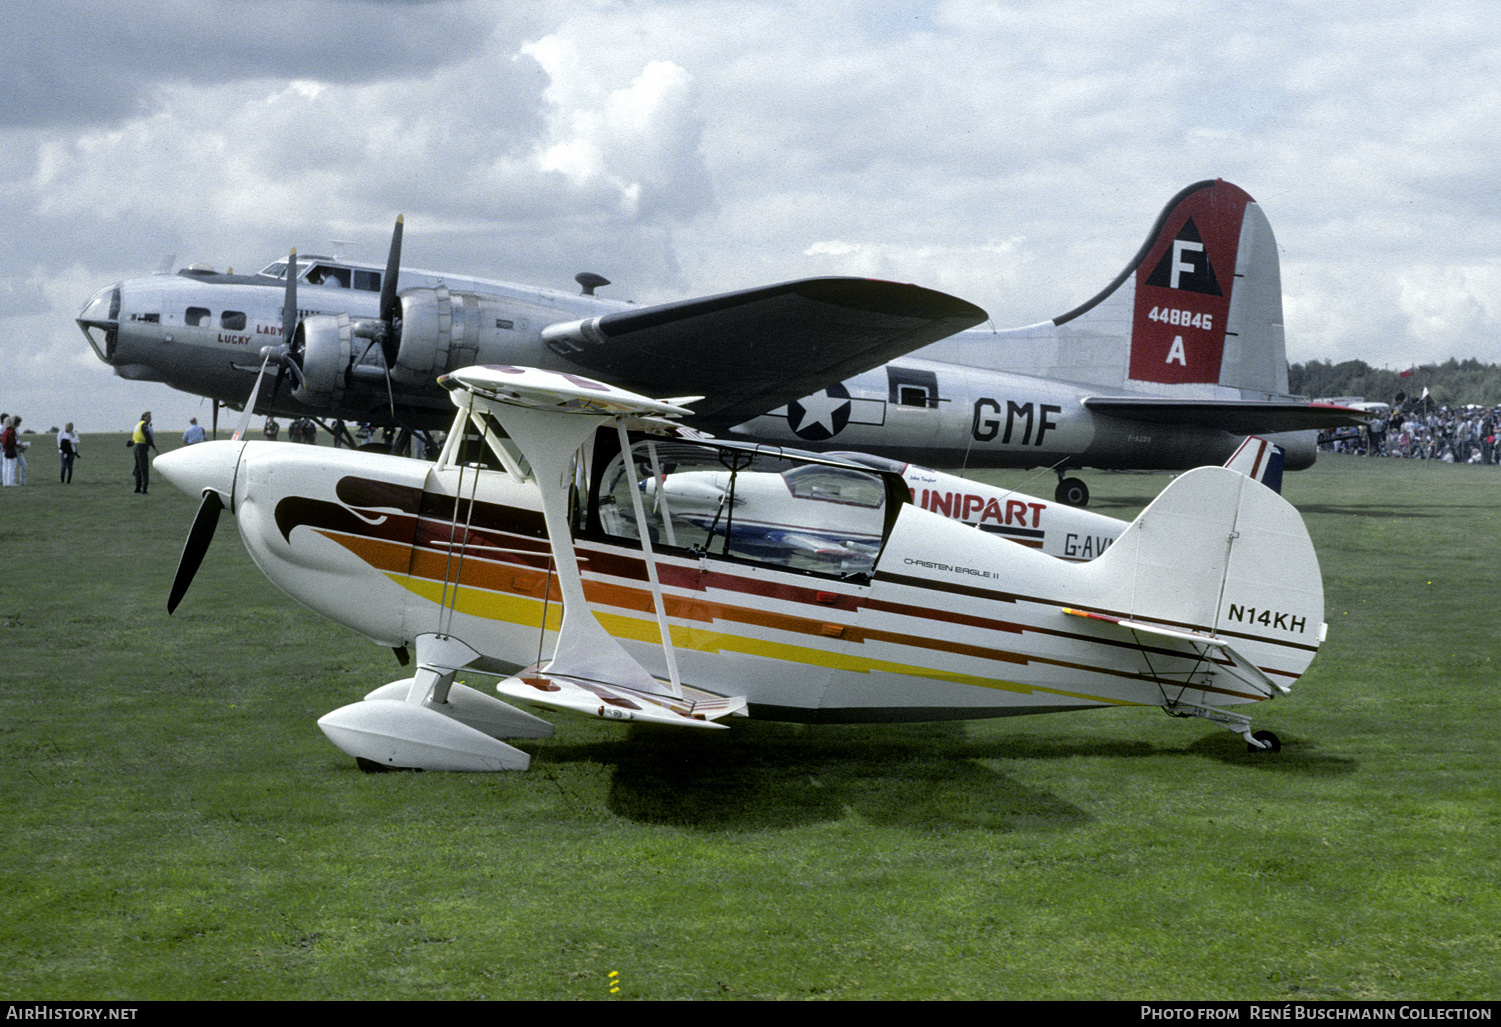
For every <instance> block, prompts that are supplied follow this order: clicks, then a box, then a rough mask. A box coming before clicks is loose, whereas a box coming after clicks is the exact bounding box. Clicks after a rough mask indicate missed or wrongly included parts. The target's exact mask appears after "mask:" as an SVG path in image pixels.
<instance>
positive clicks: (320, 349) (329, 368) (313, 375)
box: [292, 314, 355, 407]
mask: <svg viewBox="0 0 1501 1027" xmlns="http://www.w3.org/2000/svg"><path fill="white" fill-rule="evenodd" d="M292 352H293V353H294V354H297V356H298V357H299V358H300V359H299V363H300V364H301V365H302V381H301V382H300V383H299V384H298V385H297V387H296V388H295V389H293V390H292V397H293V398H294V399H296V400H297V401H298V402H299V403H305V404H307V405H309V406H327V407H337V406H339V405H340V404H341V403H342V402H343V400H344V390H345V389H346V388H348V387H349V369H350V367H351V366H352V365H353V364H354V358H355V350H354V324H353V322H352V321H351V320H350V318H349V315H348V314H314V315H312V316H311V317H306V318H303V320H302V323H301V324H299V325H298V326H297V331H296V333H295V334H294V335H293V337H292Z"/></svg>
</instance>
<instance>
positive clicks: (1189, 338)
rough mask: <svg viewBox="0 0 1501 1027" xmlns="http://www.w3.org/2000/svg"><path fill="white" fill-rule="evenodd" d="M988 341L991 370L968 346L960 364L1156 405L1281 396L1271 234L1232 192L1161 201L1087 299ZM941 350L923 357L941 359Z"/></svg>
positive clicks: (1195, 188) (1216, 190)
mask: <svg viewBox="0 0 1501 1027" xmlns="http://www.w3.org/2000/svg"><path fill="white" fill-rule="evenodd" d="M964 337H965V341H971V340H973V341H979V340H980V339H981V337H982V336H981V334H980V332H978V331H976V332H967V333H964ZM993 341H994V342H995V343H999V344H1000V345H999V346H996V347H994V348H995V356H994V358H993V360H992V359H975V358H976V357H978V356H979V354H977V353H974V352H973V350H975V349H979V348H980V347H978V346H969V347H966V351H965V353H964V357H963V360H964V362H968V363H977V364H982V365H985V366H995V367H997V368H999V369H1004V370H1011V371H1019V372H1024V373H1027V374H1036V375H1040V376H1043V377H1047V378H1058V379H1062V380H1064V381H1071V382H1079V383H1081V384H1087V385H1099V386H1104V387H1107V388H1114V389H1127V390H1133V391H1147V392H1151V393H1154V394H1158V395H1181V396H1184V397H1199V398H1210V397H1220V398H1239V399H1271V398H1274V397H1280V396H1285V395H1286V394H1287V388H1288V386H1287V345H1286V341H1285V339H1284V335H1283V327H1282V274H1281V269H1280V264H1279V261H1278V257H1277V241H1276V239H1275V237H1274V236H1273V235H1272V228H1271V225H1270V224H1269V223H1268V222H1267V219H1266V215H1265V214H1264V213H1262V210H1261V206H1260V205H1259V204H1258V203H1256V201H1255V200H1253V199H1252V198H1251V197H1250V196H1249V195H1248V194H1247V193H1246V192H1245V191H1244V190H1242V189H1240V188H1239V187H1237V186H1234V185H1231V184H1230V183H1229V182H1226V181H1224V180H1222V179H1212V180H1207V181H1203V182H1196V183H1194V184H1193V185H1191V186H1188V187H1187V188H1186V189H1184V190H1182V191H1181V192H1179V193H1178V195H1176V196H1174V197H1173V198H1172V199H1171V200H1169V201H1168V204H1167V206H1166V207H1165V208H1164V209H1163V211H1162V213H1161V214H1159V215H1158V217H1157V221H1156V223H1155V224H1154V225H1153V226H1152V230H1151V232H1150V233H1148V235H1147V239H1146V242H1144V243H1143V244H1142V246H1141V248H1140V249H1139V250H1138V251H1137V252H1136V255H1135V256H1134V257H1132V258H1131V261H1130V262H1129V263H1128V264H1127V265H1126V267H1125V269H1124V270H1122V271H1121V273H1120V274H1119V275H1117V276H1116V278H1115V280H1114V281H1113V282H1111V283H1110V284H1109V285H1107V286H1106V287H1105V288H1104V289H1102V290H1101V291H1100V292H1099V293H1097V294H1096V295H1095V296H1094V297H1092V298H1091V299H1089V300H1088V301H1086V302H1085V303H1083V304H1080V305H1079V306H1078V307H1075V308H1074V309H1073V310H1070V311H1069V312H1068V313H1066V314H1062V315H1059V316H1058V317H1055V318H1053V319H1052V320H1051V321H1045V322H1043V323H1041V324H1037V325H1032V326H1029V327H1026V328H1016V329H1012V330H1009V331H1002V332H997V333H994V336H993ZM945 345H946V344H945V343H942V342H940V343H938V344H937V345H935V346H933V347H930V350H929V352H928V353H925V355H932V356H934V357H935V358H937V359H950V357H949V356H948V355H947V354H948V352H949V351H947V350H944V347H945ZM955 353H956V354H957V351H955ZM1225 389H1234V390H1238V395H1235V396H1233V397H1230V396H1227V395H1226V393H1225V392H1224V391H1223V390H1225Z"/></svg>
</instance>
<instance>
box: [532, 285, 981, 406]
mask: <svg viewBox="0 0 1501 1027" xmlns="http://www.w3.org/2000/svg"><path fill="white" fill-rule="evenodd" d="M985 318H986V314H985V311H984V310H982V309H980V308H979V307H977V306H975V305H974V304H972V303H966V302H965V301H964V300H961V299H957V298H955V297H953V296H949V295H946V294H944V293H941V292H934V291H933V290H931V289H924V288H921V287H919V286H916V285H902V284H899V283H896V282H882V281H875V280H872V279H865V278H808V279H802V280H800V281H795V282H784V283H781V284H779V285H768V286H763V287H761V288H757V289H747V290H744V291H741V292H731V293H724V294H722V295H718V296H707V297H703V298H701V299H694V300H685V301H682V302H678V303H665V304H660V305H658V306H652V307H643V308H640V309H638V310H622V311H616V312H614V313H610V314H602V315H600V316H598V317H591V318H585V319H583V320H580V321H569V322H564V323H561V324H555V325H550V326H548V327H547V328H545V329H543V331H542V338H543V339H544V340H545V341H546V343H547V345H548V346H549V347H550V348H551V349H552V350H553V352H555V353H557V354H559V355H561V356H563V357H565V358H566V359H568V360H569V361H571V362H572V363H574V364H576V365H578V367H579V369H580V370H581V371H584V372H586V373H589V374H593V375H598V376H602V377H606V378H609V379H611V380H612V381H618V382H621V383H622V384H624V385H626V386H628V387H629V388H631V389H639V390H642V391H644V392H648V393H652V394H655V395H659V396H661V395H669V396H677V395H689V394H692V395H696V396H703V397H704V399H703V400H701V401H700V402H697V403H695V404H694V418H693V423H694V424H695V425H697V426H699V427H703V428H707V429H708V430H710V431H713V430H723V429H725V428H728V427H730V426H732V425H735V424H739V423H741V422H742V421H746V420H749V419H750V418H752V417H755V416H756V415H758V414H763V413H765V412H766V411H767V410H772V409H775V408H776V407H779V406H783V405H785V404H786V403H789V402H791V401H793V400H795V399H798V398H799V397H802V396H806V395H809V394H811V393H813V392H817V391H818V390H819V389H822V388H824V387H825V386H827V385H829V384H831V383H833V382H838V381H843V380H845V379H848V378H851V377H853V376H855V375H857V374H860V373H862V372H864V371H868V370H870V369H871V368H874V367H879V366H880V365H882V364H884V363H886V362H887V361H889V360H891V359H893V358H894V357H899V356H901V355H903V354H904V353H909V352H911V351H912V350H914V349H918V348H919V347H922V346H926V345H928V344H929V343H931V342H936V341H937V340H939V339H942V338H946V337H947V336H949V335H952V334H954V333H955V332H959V331H962V330H964V329H966V328H972V327H974V326H975V325H977V324H980V323H981V322H982V321H984V320H985Z"/></svg>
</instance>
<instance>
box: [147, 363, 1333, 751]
mask: <svg viewBox="0 0 1501 1027" xmlns="http://www.w3.org/2000/svg"><path fill="white" fill-rule="evenodd" d="M441 380H442V383H443V384H444V385H445V386H446V387H447V388H448V389H449V394H450V396H451V398H452V400H453V402H454V404H455V405H456V406H457V408H458V411H457V415H456V417H455V419H454V421H453V425H452V429H451V430H450V432H449V434H448V437H447V440H446V443H445V445H444V448H443V451H442V453H441V454H440V456H439V458H438V459H437V460H436V461H435V462H432V463H423V462H418V461H414V460H407V459H402V458H398V457H391V456H384V455H381V454H373V453H361V452H352V451H344V450H330V449H325V448H312V447H306V446H290V445H278V444H275V443H266V442H240V441H235V442H215V443H205V444H202V445H198V446H191V447H186V448H184V449H180V450H177V451H175V452H172V453H168V454H166V455H164V456H162V457H160V458H158V460H157V462H156V463H157V467H158V469H159V470H160V471H161V472H162V473H163V474H165V475H166V476H167V478H168V479H169V480H171V481H172V482H173V483H174V484H175V485H177V486H178V487H179V488H182V489H183V490H184V491H187V492H189V493H190V494H194V495H201V496H202V503H201V505H200V507H199V513H198V516H197V517H196V518H195V520H194V523H193V527H192V530H191V531H190V533H189V536H188V541H187V543H186V545H185V546H184V550H183V557H182V562H181V564H180V566H179V568H178V574H177V579H176V580H175V581H174V583H173V587H172V593H171V596H170V598H169V601H168V608H169V610H170V609H173V608H175V607H176V605H177V604H178V602H180V600H181V598H182V596H183V593H184V592H185V591H186V589H187V587H188V585H189V583H190V582H191V580H192V577H193V575H194V573H195V572H196V570H197V567H198V565H199V563H200V562H201V560H202V558H203V555H204V552H205V551H206V549H207V546H208V544H209V541H210V540H211V539H212V537H213V532H214V528H215V525H216V523H217V519H218V515H219V512H220V511H221V510H222V509H223V508H225V507H228V508H229V509H230V510H231V511H232V512H233V513H234V514H235V517H236V521H237V524H238V526H239V531H240V535H241V537H242V539H243V540H244V543H245V545H246V547H247V549H248V550H249V552H250V554H251V556H252V558H253V559H254V560H255V562H256V564H257V565H258V566H259V567H260V568H261V570H262V571H264V572H265V574H266V575H267V576H268V577H269V578H270V579H271V580H272V581H273V582H274V583H275V584H277V585H278V586H279V587H280V588H281V589H283V590H284V591H285V592H287V593H288V594H289V595H291V596H292V597H293V598H294V599H296V600H298V601H299V602H301V603H303V604H304V605H306V606H308V607H310V608H311V609H313V610H315V611H317V612H319V613H321V614H323V615H324V616H327V617H329V618H330V619H332V620H334V621H337V622H338V623H340V624H343V625H345V626H347V627H349V628H351V629H353V630H354V631H357V632H359V633H360V634H363V635H365V636H366V637H368V638H370V639H372V640H373V641H375V642H378V643H379V644H381V645H385V646H390V647H391V648H393V649H394V650H396V652H397V654H398V656H399V657H402V659H403V662H406V661H407V657H408V653H409V651H410V649H415V655H416V668H415V673H414V674H413V675H412V676H410V677H407V678H404V679H402V680H399V681H393V682H391V683H390V684H387V685H385V686H383V687H381V688H378V689H376V690H375V691H373V692H371V693H370V694H369V695H367V696H366V697H365V699H364V700H363V701H361V702H356V703H352V704H350V705H348V706H344V707H342V708H340V709H338V710H335V711H333V712H332V713H329V714H328V715H326V716H324V717H323V718H322V719H321V720H320V721H319V725H320V726H321V727H322V728H323V730H324V732H325V733H326V734H327V735H328V737H329V738H330V739H331V740H332V741H333V742H334V744H335V745H337V746H338V747H339V748H340V749H342V750H343V751H344V752H346V753H348V754H349V755H351V756H353V757H355V759H356V760H357V761H358V762H359V764H360V766H361V767H363V768H365V769H381V768H423V769H432V770H504V769H525V768H526V767H527V765H528V763H529V760H530V757H529V756H528V755H527V754H526V753H525V752H523V751H520V750H518V749H516V748H515V747H513V746H511V745H509V744H507V743H506V742H505V741H502V739H515V738H536V737H548V736H550V735H551V734H552V730H553V728H552V725H551V724H550V723H548V722H547V721H545V720H542V719H540V718H539V717H537V716H535V715H533V714H532V713H530V712H527V711H526V709H523V707H526V708H529V709H534V710H540V711H546V710H572V711H575V712H578V713H583V714H587V715H591V716H595V717H601V718H605V719H613V720H622V721H646V722H655V723H660V724H669V725H676V726H680V727H689V728H700V729H715V728H719V729H722V728H724V727H725V726H726V725H725V721H726V719H727V718H730V717H734V716H751V717H760V718H767V719H775V720H791V721H805V722H853V721H922V720H960V719H974V718H983V717H997V716H1010V715H1018V714H1028V713H1046V712H1053V711H1060V710H1080V709H1090V708H1098V707H1107V706H1142V705H1147V706H1159V707H1162V708H1163V709H1165V710H1166V711H1167V712H1168V713H1170V714H1173V715H1175V716H1189V717H1200V718H1204V719H1207V720H1209V721H1211V722H1214V723H1217V724H1220V725H1222V726H1224V727H1226V728H1228V729H1230V730H1232V731H1235V732H1237V733H1240V734H1242V735H1243V736H1244V737H1245V738H1246V741H1247V743H1248V746H1249V747H1250V748H1251V749H1253V750H1257V751H1267V750H1272V751H1275V750H1276V749H1278V748H1280V743H1279V742H1278V740H1277V739H1276V736H1275V735H1272V734H1271V733H1270V732H1266V731H1261V732H1256V733H1254V734H1253V733H1252V731H1251V727H1250V718H1249V716H1247V715H1245V714H1244V713H1242V712H1239V710H1238V709H1237V708H1238V707H1241V706H1244V705H1247V704H1250V703H1255V702H1260V701H1262V700H1265V699H1270V698H1273V697H1275V696H1278V695H1280V694H1283V693H1286V692H1287V691H1288V690H1289V689H1290V687H1291V686H1292V684H1293V683H1294V682H1295V681H1297V679H1298V678H1299V676H1301V675H1302V674H1303V672H1304V670H1305V669H1306V668H1307V667H1308V665H1309V663H1310V662H1311V661H1312V659H1313V657H1314V654H1315V652H1316V651H1317V649H1318V646H1319V644H1320V643H1321V641H1322V640H1323V634H1324V623H1323V585H1322V581H1321V579H1320V575H1319V567H1318V560H1317V557H1316V556H1315V554H1314V550H1313V546H1312V544H1311V542H1310V541H1309V538H1308V533H1307V530H1306V529H1305V527H1304V525H1303V522H1302V519H1301V518H1300V517H1299V515H1298V513H1297V511H1296V510H1294V509H1293V508H1292V507H1291V506H1290V505H1289V504H1288V503H1286V502H1285V501H1284V500H1283V499H1282V498H1281V497H1280V496H1278V495H1277V494H1276V493H1275V492H1273V491H1271V490H1270V489H1268V488H1266V487H1265V486H1263V485H1261V484H1259V483H1258V482H1257V481H1255V480H1254V479H1253V478H1251V477H1247V476H1246V475H1244V474H1242V473H1239V472H1237V471H1235V470H1231V469H1228V468H1220V467H1210V468H1200V469H1198V470H1194V471H1190V472H1188V473H1186V474H1184V475H1182V476H1180V477H1179V478H1177V479H1176V480H1175V481H1173V482H1172V483H1171V484H1170V485H1169V486H1168V487H1167V488H1166V489H1165V490H1164V491H1163V492H1162V493H1161V495H1159V496H1158V497H1157V499H1156V500H1155V501H1154V502H1153V503H1152V504H1151V505H1150V506H1149V507H1148V508H1147V509H1146V510H1145V511H1144V512H1143V513H1142V514H1141V516H1140V517H1138V518H1137V519H1136V520H1135V521H1133V522H1131V523H1130V524H1129V525H1125V524H1123V523H1122V522H1119V521H1112V522H1111V524H1113V525H1116V526H1117V527H1116V528H1114V529H1113V534H1114V536H1115V537H1114V541H1113V543H1111V544H1109V545H1108V547H1105V548H1104V551H1103V553H1102V554H1101V555H1097V556H1095V558H1093V559H1090V560H1087V561H1083V560H1078V559H1073V560H1070V559H1066V558H1060V555H1061V554H1060V555H1052V554H1051V553H1050V552H1049V551H1047V550H1048V546H1046V545H1044V544H1043V543H1042V542H1041V541H1040V540H1038V539H1031V540H1028V539H1016V540H1013V539H1012V538H1008V537H1006V536H1004V535H1001V536H999V537H998V536H997V535H995V534H987V533H984V532H980V531H976V530H975V527H973V526H971V525H969V524H966V523H964V522H963V521H961V520H955V519H953V518H951V517H947V516H945V515H944V514H943V513H940V512H935V511H932V510H925V509H923V508H922V507H921V506H919V505H917V504H915V503H914V502H913V501H912V500H913V496H914V488H913V486H911V485H909V484H908V483H907V482H906V481H904V480H903V478H902V476H901V475H900V474H899V473H896V472H895V471H893V470H891V469H889V468H885V467H882V466H879V464H877V465H862V464H860V463H856V462H853V461H842V460H835V459H829V458H823V457H810V456H808V455H806V454H796V453H791V452H787V451H783V450H781V449H778V448H775V447H766V446H752V445H747V444H744V443H730V442H725V441H722V440H717V439H712V438H708V437H704V436H700V435H697V434H696V433H694V432H692V431H688V430H685V429H682V428H681V427H679V426H678V425H676V424H675V423H674V421H673V419H674V418H676V417H678V416H681V415H682V414H684V413H685V412H686V410H685V408H684V407H683V406H680V405H677V404H676V403H674V402H671V401H659V400H652V399H647V398H644V397H642V396H638V395H635V394H633V393H630V392H627V391H625V390H622V389H620V388H616V387H612V386H608V385H604V384H602V383H599V382H596V381H593V380H590V379H587V378H582V377H579V376H577V375H571V374H562V373H558V372H553V371H543V370H537V369H534V368H517V367H508V366H484V367H469V368H465V369H463V370H460V371H456V372H453V373H450V374H448V375H445V376H444V377H443V378H442V379H441ZM1026 498H1027V497H1022V499H1021V500H1019V502H1021V503H1022V506H1023V507H1025V500H1026ZM1044 506H1047V507H1050V508H1051V513H1056V514H1058V515H1059V516H1064V515H1063V514H1062V512H1061V509H1059V508H1053V507H1052V505H1050V504H1044ZM998 508H999V507H998ZM1071 514H1072V515H1076V516H1079V517H1084V518H1097V519H1099V520H1101V521H1109V520H1110V519H1109V518H1099V515H1095V514H1089V513H1087V512H1085V511H1071ZM1090 523H1091V524H1093V523H1094V522H1090ZM1067 527H1068V524H1067V523H1063V522H1055V527H1054V531H1055V534H1059V535H1061V534H1063V533H1065V531H1064V529H1066V528H1067ZM1017 541H1023V542H1026V543H1027V544H1023V545H1018V544H1016V542H1017ZM1029 545H1038V546H1041V548H1029ZM461 671H462V672H463V673H464V675H465V677H466V678H467V679H468V680H474V679H475V677H476V676H478V675H486V674H489V675H493V676H494V677H495V678H497V679H498V680H497V684H496V686H495V688H496V692H497V693H498V695H491V694H488V693H487V692H484V691H481V690H479V689H476V688H473V687H470V686H468V685H465V684H461V683H459V682H457V681H455V676H456V674H458V673H459V672H461Z"/></svg>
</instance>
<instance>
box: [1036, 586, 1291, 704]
mask: <svg viewBox="0 0 1501 1027" xmlns="http://www.w3.org/2000/svg"><path fill="white" fill-rule="evenodd" d="M1063 612H1064V613H1066V614H1068V615H1069V616H1071V617H1087V618H1088V619H1090V620H1097V621H1104V622H1106V623H1108V624H1114V625H1115V626H1116V627H1119V628H1121V629H1122V630H1123V631H1129V632H1131V633H1133V634H1137V635H1150V636H1154V637H1156V638H1159V639H1162V640H1163V641H1164V642H1169V643H1171V642H1180V643H1188V644H1189V645H1191V646H1193V647H1195V648H1194V651H1195V652H1197V653H1198V654H1199V655H1202V656H1205V657H1206V658H1208V659H1210V660H1212V661H1213V664H1214V671H1216V672H1218V673H1222V674H1228V675H1229V676H1230V677H1233V678H1235V679H1236V680H1237V681H1240V682H1241V683H1242V684H1245V685H1249V686H1250V687H1251V688H1252V689H1254V690H1255V691H1257V692H1260V693H1261V694H1263V695H1265V696H1266V697H1267V698H1269V699H1270V698H1271V697H1272V696H1273V695H1274V694H1276V693H1278V692H1280V693H1282V694H1283V695H1286V694H1287V693H1288V692H1289V691H1290V689H1288V687H1287V686H1286V685H1283V684H1280V683H1278V682H1276V681H1273V680H1272V679H1271V678H1269V677H1267V676H1266V675H1265V674H1263V673H1262V672H1261V669H1260V668H1259V667H1257V666H1256V665H1255V664H1254V663H1252V662H1251V661H1250V660H1248V659H1246V658H1245V657H1244V656H1242V655H1241V654H1240V653H1238V652H1236V651H1235V647H1234V646H1233V645H1231V644H1230V643H1229V641H1227V640H1226V639H1223V638H1219V637H1217V636H1215V635H1209V634H1205V633H1203V632H1199V631H1183V630H1181V629H1179V628H1170V627H1166V626H1165V625H1162V624H1150V623H1148V622H1146V621H1141V620H1132V619H1130V618H1127V617H1112V616H1110V615H1108V614H1103V613H1090V612H1089V611H1087V610H1074V609H1070V608H1069V607H1067V606H1065V607H1063Z"/></svg>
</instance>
